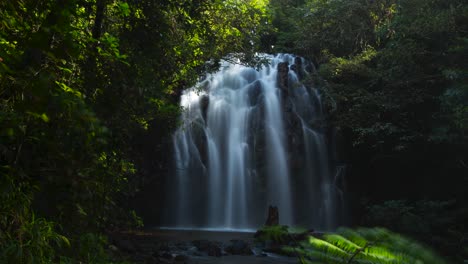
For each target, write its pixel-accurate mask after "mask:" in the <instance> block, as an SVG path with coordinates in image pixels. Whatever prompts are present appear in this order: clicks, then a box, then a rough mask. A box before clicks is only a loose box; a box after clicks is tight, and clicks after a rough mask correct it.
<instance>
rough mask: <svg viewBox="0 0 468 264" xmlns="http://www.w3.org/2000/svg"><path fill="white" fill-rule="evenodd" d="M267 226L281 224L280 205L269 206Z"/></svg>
mask: <svg viewBox="0 0 468 264" xmlns="http://www.w3.org/2000/svg"><path fill="white" fill-rule="evenodd" d="M265 225H266V226H274V225H279V212H278V207H276V206H271V205H270V206H269V207H268V217H267V220H266V222H265Z"/></svg>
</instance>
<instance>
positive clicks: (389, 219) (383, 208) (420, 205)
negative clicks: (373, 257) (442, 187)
mask: <svg viewBox="0 0 468 264" xmlns="http://www.w3.org/2000/svg"><path fill="white" fill-rule="evenodd" d="M467 219H468V211H467V210H466V209H460V208H459V206H458V205H457V203H456V201H454V200H452V201H427V200H422V201H417V202H409V201H403V200H391V201H385V202H384V203H382V204H374V205H371V206H368V209H367V212H366V215H365V219H364V222H363V223H364V224H366V225H369V226H373V225H381V226H383V227H386V228H389V229H391V230H394V231H396V232H400V233H404V234H408V235H410V236H412V237H414V238H417V239H418V240H420V241H426V243H427V244H428V245H430V246H432V247H434V248H438V249H439V250H440V251H441V252H444V254H446V255H448V256H450V257H451V258H452V259H455V260H456V261H462V260H463V254H464V253H462V252H463V246H464V244H463V242H462V241H463V240H464V237H465V234H466V232H467V230H466V227H465V225H464V223H465V222H466V221H467Z"/></svg>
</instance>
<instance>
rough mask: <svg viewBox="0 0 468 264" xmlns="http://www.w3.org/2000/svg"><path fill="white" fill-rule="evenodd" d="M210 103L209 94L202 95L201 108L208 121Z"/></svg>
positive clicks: (204, 117)
mask: <svg viewBox="0 0 468 264" xmlns="http://www.w3.org/2000/svg"><path fill="white" fill-rule="evenodd" d="M209 105H210V97H209V96H208V95H202V96H201V97H200V110H201V113H202V116H203V119H204V120H205V121H206V114H207V112H208V106H209Z"/></svg>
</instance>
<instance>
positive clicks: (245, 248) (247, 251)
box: [225, 239, 253, 255]
mask: <svg viewBox="0 0 468 264" xmlns="http://www.w3.org/2000/svg"><path fill="white" fill-rule="evenodd" d="M225 250H226V252H228V253H229V254H232V255H253V251H252V248H251V247H250V246H249V244H248V243H247V242H245V241H243V240H237V239H234V240H231V243H230V244H229V245H228V246H227V247H226V248H225Z"/></svg>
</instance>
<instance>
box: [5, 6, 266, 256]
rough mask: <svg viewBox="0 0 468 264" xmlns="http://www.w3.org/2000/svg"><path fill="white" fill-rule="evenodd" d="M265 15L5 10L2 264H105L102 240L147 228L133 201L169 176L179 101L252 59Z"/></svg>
mask: <svg viewBox="0 0 468 264" xmlns="http://www.w3.org/2000/svg"><path fill="white" fill-rule="evenodd" d="M265 5H266V3H265V2H264V1H261V0H250V1H215V0H210V1H198V2H190V1H185V0H178V1H149V0H148V1H140V0H138V1H136V0H130V1H120V0H115V1H107V0H84V1H78V0H60V1H52V0H46V1H39V2H38V1H32V0H19V1H1V2H0V168H1V170H0V172H1V178H0V183H1V185H0V197H1V198H2V203H1V204H0V212H1V216H0V245H1V253H2V257H3V258H4V259H6V258H8V259H9V260H11V261H10V262H12V263H33V262H34V263H50V262H55V261H57V260H58V256H61V255H62V254H61V253H63V252H66V253H64V254H65V255H66V256H64V255H62V256H61V259H62V260H63V261H64V262H65V261H68V262H71V263H74V262H77V261H82V262H86V263H99V261H100V262H101V263H102V262H106V261H107V260H108V258H106V256H105V254H104V251H103V246H104V244H105V242H104V241H103V237H101V236H100V235H99V233H100V232H102V231H104V230H106V229H107V230H108V229H121V228H128V227H136V226H141V224H142V221H141V219H140V218H138V217H137V216H136V214H135V211H133V210H132V209H131V207H130V206H129V200H130V199H131V197H133V196H134V195H135V193H136V192H137V191H138V190H139V188H140V187H141V186H144V183H146V182H147V181H148V178H149V177H150V176H153V177H154V175H161V174H162V173H164V168H165V167H166V166H165V163H164V162H166V159H167V156H168V155H166V153H167V151H166V150H165V149H164V140H166V139H167V138H170V133H171V131H172V129H173V128H174V127H175V126H176V125H177V120H178V116H179V113H180V109H179V107H178V105H177V101H178V95H179V94H180V91H181V90H182V89H183V88H186V87H188V86H191V85H193V83H194V82H195V81H196V80H197V78H198V77H199V76H200V75H201V74H202V73H203V72H205V71H206V70H207V69H211V70H213V69H215V68H216V67H217V62H218V61H219V60H220V59H221V58H222V57H224V56H226V55H227V54H230V53H232V54H235V55H236V56H235V57H239V58H240V59H242V60H243V61H244V62H245V63H249V62H253V61H254V60H255V59H254V52H255V50H256V47H257V45H258V44H257V42H258V41H259V32H260V31H261V30H262V28H263V27H264V26H263V25H264V22H265V21H267V20H268V17H267V15H266V13H265V12H266V11H265ZM210 60H212V62H214V63H212V64H211V66H212V67H211V68H210V67H209V66H210V65H208V64H206V62H207V61H210ZM145 155H146V156H150V157H151V159H152V160H151V162H148V159H147V158H145ZM149 163H150V164H149ZM148 164H149V165H148ZM161 168H162V169H161ZM36 215H38V216H39V215H40V216H41V217H36ZM53 223H59V224H60V225H56V224H53ZM59 230H60V233H64V234H66V235H67V237H69V239H70V241H71V244H72V247H73V248H74V249H78V251H79V253H76V252H69V251H67V250H66V249H65V248H64V247H60V245H58V243H59V242H60V243H61V244H63V243H62V242H64V241H66V240H65V238H64V237H62V236H61V235H59V234H58V232H59ZM90 232H91V233H90ZM83 233H85V234H89V235H85V236H83V235H81V234H83ZM18 252H19V253H21V254H19V253H18ZM14 256H18V258H20V260H18V259H15V260H14V261H13V260H12V258H14ZM75 259H76V261H75ZM2 260H3V259H2ZM16 260H18V261H16ZM2 262H3V261H2Z"/></svg>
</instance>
